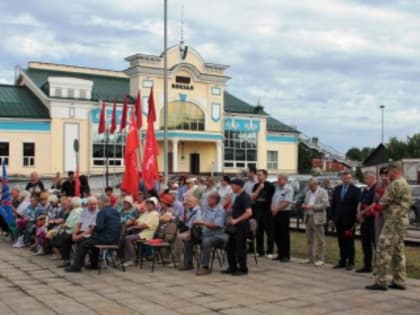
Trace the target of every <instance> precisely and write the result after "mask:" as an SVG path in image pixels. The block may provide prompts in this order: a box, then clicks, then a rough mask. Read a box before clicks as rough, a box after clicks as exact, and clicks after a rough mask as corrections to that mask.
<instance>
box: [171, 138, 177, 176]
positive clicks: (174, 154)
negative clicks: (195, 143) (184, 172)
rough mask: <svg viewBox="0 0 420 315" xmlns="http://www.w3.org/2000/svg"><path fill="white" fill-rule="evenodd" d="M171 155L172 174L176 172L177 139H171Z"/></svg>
mask: <svg viewBox="0 0 420 315" xmlns="http://www.w3.org/2000/svg"><path fill="white" fill-rule="evenodd" d="M172 155H173V161H172V165H173V168H172V171H173V172H174V173H176V172H178V139H177V138H175V139H172Z"/></svg>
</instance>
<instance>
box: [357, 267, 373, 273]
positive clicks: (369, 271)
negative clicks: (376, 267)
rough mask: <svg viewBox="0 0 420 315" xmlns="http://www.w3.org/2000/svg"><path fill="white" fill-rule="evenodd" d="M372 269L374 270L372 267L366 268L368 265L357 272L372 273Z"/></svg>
mask: <svg viewBox="0 0 420 315" xmlns="http://www.w3.org/2000/svg"><path fill="white" fill-rule="evenodd" d="M372 271H373V270H372V268H366V267H363V268H360V269H357V270H356V272H357V273H371V272H372Z"/></svg>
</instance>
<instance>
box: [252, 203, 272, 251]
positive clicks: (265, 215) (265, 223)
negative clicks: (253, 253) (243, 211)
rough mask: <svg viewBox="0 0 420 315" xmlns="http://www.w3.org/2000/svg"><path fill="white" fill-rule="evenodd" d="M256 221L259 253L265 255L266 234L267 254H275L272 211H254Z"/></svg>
mask: <svg viewBox="0 0 420 315" xmlns="http://www.w3.org/2000/svg"><path fill="white" fill-rule="evenodd" d="M253 212H254V219H255V220H256V221H257V234H256V238H257V253H258V254H260V255H264V254H265V249H264V232H265V233H266V234H267V254H272V253H273V247H274V235H273V215H272V214H271V210H270V209H269V208H267V209H261V208H260V209H258V208H257V209H254V211H253Z"/></svg>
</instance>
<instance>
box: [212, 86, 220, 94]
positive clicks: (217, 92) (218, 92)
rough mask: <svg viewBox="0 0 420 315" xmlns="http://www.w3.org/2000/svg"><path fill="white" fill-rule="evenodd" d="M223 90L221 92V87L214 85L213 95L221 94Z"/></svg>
mask: <svg viewBox="0 0 420 315" xmlns="http://www.w3.org/2000/svg"><path fill="white" fill-rule="evenodd" d="M221 93H222V92H221V89H220V88H218V87H213V88H211V94H212V95H220V94H221Z"/></svg>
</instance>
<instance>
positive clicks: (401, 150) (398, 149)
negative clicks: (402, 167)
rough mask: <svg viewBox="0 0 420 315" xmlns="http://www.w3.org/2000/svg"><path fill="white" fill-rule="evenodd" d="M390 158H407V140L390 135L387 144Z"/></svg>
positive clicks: (395, 159)
mask: <svg viewBox="0 0 420 315" xmlns="http://www.w3.org/2000/svg"><path fill="white" fill-rule="evenodd" d="M387 148H388V150H389V153H390V156H391V159H392V160H394V161H397V160H401V159H403V158H409V157H410V156H409V154H408V153H409V152H408V145H407V142H405V141H402V140H398V139H397V137H391V138H390V139H389V142H388V144H387Z"/></svg>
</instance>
